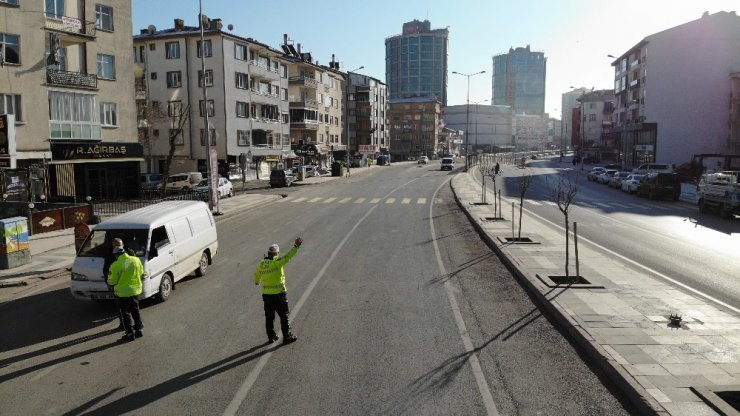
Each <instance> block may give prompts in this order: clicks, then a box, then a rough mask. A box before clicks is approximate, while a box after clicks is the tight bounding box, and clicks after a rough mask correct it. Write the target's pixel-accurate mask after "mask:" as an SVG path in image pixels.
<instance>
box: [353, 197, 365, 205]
mask: <svg viewBox="0 0 740 416" xmlns="http://www.w3.org/2000/svg"><path fill="white" fill-rule="evenodd" d="M363 202H365V198H357V199H355V204H361V203H363Z"/></svg>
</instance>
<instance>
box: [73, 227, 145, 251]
mask: <svg viewBox="0 0 740 416" xmlns="http://www.w3.org/2000/svg"><path fill="white" fill-rule="evenodd" d="M114 238H120V239H122V240H123V247H124V248H126V249H129V248H130V249H133V250H134V252H135V253H136V256H138V257H144V255H145V254H146V249H147V247H146V244H147V240H148V238H149V230H147V229H142V230H134V229H129V230H93V231H92V232H91V233H90V235H89V236H88V237H87V239H86V240H85V243H84V244H83V245H82V247H81V248H80V251H79V253H78V254H77V255H78V256H79V257H105V256H107V255H108V254H110V252H111V250H112V245H111V241H113V239H114Z"/></svg>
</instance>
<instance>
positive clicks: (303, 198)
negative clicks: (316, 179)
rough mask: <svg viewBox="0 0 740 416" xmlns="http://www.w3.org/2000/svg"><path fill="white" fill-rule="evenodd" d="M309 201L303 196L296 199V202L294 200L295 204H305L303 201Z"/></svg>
mask: <svg viewBox="0 0 740 416" xmlns="http://www.w3.org/2000/svg"><path fill="white" fill-rule="evenodd" d="M307 199H308V198H306V197H305V196H302V197H300V198H296V199H294V200H293V202H303V201H305V200H307Z"/></svg>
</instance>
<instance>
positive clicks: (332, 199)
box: [324, 197, 337, 204]
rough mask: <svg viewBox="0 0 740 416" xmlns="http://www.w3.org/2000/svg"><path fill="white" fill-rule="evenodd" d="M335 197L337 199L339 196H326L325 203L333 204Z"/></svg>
mask: <svg viewBox="0 0 740 416" xmlns="http://www.w3.org/2000/svg"><path fill="white" fill-rule="evenodd" d="M335 199H337V198H336V197H331V198H326V199H325V200H324V203H325V204H331V203H332V202H334V200H335Z"/></svg>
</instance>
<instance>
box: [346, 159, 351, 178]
mask: <svg viewBox="0 0 740 416" xmlns="http://www.w3.org/2000/svg"><path fill="white" fill-rule="evenodd" d="M349 165H350V164H349V162H348V163H346V164H345V172H344V176H346V177H348V178H349V177H350V176H352V175H350V173H349Z"/></svg>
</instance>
